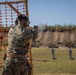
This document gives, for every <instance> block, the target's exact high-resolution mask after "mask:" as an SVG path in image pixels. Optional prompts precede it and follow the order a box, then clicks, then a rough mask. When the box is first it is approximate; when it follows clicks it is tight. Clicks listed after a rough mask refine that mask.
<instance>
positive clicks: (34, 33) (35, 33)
mask: <svg viewBox="0 0 76 75" xmlns="http://www.w3.org/2000/svg"><path fill="white" fill-rule="evenodd" d="M37 37H38V32H37V31H33V30H32V39H33V41H34V40H35V39H36V38H37Z"/></svg>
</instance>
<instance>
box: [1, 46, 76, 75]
mask: <svg viewBox="0 0 76 75" xmlns="http://www.w3.org/2000/svg"><path fill="white" fill-rule="evenodd" d="M3 54H4V51H0V59H1V60H2V57H3ZM72 54H73V57H74V58H75V59H74V60H69V52H68V49H55V56H56V58H57V59H56V60H52V55H51V48H46V47H45V48H44V47H43V48H32V58H33V73H34V75H76V49H73V53H72ZM2 63H3V62H0V71H1V68H2Z"/></svg>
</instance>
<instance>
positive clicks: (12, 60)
mask: <svg viewBox="0 0 76 75" xmlns="http://www.w3.org/2000/svg"><path fill="white" fill-rule="evenodd" d="M35 33H36V32H35ZM32 35H33V32H32V30H26V29H25V28H24V27H22V26H20V25H17V26H15V27H14V28H13V29H12V30H10V31H9V33H8V47H7V50H6V51H7V52H6V53H7V54H12V55H13V56H7V57H6V60H5V63H4V65H3V70H2V73H1V75H28V74H27V72H28V71H27V70H28V69H29V66H28V60H27V58H26V57H25V55H27V53H28V46H29V43H28V41H29V39H31V38H32V37H33V36H32ZM16 55H17V56H16ZM18 55H22V56H23V57H22V58H21V57H18ZM29 75H30V74H29Z"/></svg>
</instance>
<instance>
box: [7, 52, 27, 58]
mask: <svg viewBox="0 0 76 75" xmlns="http://www.w3.org/2000/svg"><path fill="white" fill-rule="evenodd" d="M7 57H9V58H13V57H20V58H23V59H25V58H26V55H18V54H14V53H7Z"/></svg>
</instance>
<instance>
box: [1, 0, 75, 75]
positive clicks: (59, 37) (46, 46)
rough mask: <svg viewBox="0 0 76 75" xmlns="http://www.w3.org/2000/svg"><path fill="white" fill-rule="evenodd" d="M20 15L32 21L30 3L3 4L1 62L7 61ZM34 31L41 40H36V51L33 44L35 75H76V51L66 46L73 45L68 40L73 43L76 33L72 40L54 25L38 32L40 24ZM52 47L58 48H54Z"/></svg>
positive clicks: (13, 1) (16, 0) (14, 0)
mask: <svg viewBox="0 0 76 75" xmlns="http://www.w3.org/2000/svg"><path fill="white" fill-rule="evenodd" d="M29 1H33V0H29ZM30 3H31V2H30ZM42 7H43V6H42ZM3 8H4V9H3ZM33 10H34V9H32V11H33ZM37 10H38V9H37ZM53 10H54V9H53ZM39 12H40V11H39ZM19 14H25V15H26V16H27V17H28V18H29V9H28V0H5V1H0V61H1V60H2V59H3V58H2V57H1V56H3V54H4V52H5V50H6V49H7V45H8V44H7V41H8V32H9V29H10V28H11V27H14V26H15V20H16V17H17V15H19ZM40 14H41V13H40ZM50 15H51V14H50ZM33 17H34V16H33ZM40 20H41V18H40ZM42 26H43V25H42ZM49 27H50V28H49ZM55 27H56V26H55ZM34 28H35V29H36V30H37V31H38V32H39V33H38V34H39V35H38V36H39V37H38V38H37V39H36V40H35V41H34V44H33V47H32V49H31V45H30V48H29V49H30V50H29V53H30V54H29V53H28V56H29V57H28V62H29V63H30V65H31V66H32V68H33V69H32V73H31V75H73V74H74V75H75V74H76V48H68V47H64V45H63V47H62V44H63V43H66V44H68V43H69V42H67V39H64V38H71V40H72V38H73V36H74V35H75V34H74V35H73V36H72V37H71V34H70V33H69V31H68V32H67V31H65V32H64V29H63V28H62V29H63V31H61V29H58V28H59V27H57V28H56V31H55V28H54V27H53V26H48V25H47V24H46V29H45V30H43V31H41V30H40V31H39V30H38V25H35V26H34ZM40 28H41V27H40ZM53 28H54V29H53ZM43 29H44V27H43ZM57 29H58V30H57ZM47 30H48V31H47ZM58 31H59V32H58ZM67 34H70V36H69V37H68V36H67ZM74 37H75V36H74ZM68 41H69V40H68ZM73 41H74V40H73ZM58 43H59V44H58ZM52 44H54V45H55V46H54V47H53V46H52ZM73 57H74V58H73ZM32 61H33V63H32ZM2 64H3V61H2V62H0V67H2ZM0 71H1V68H0Z"/></svg>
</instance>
